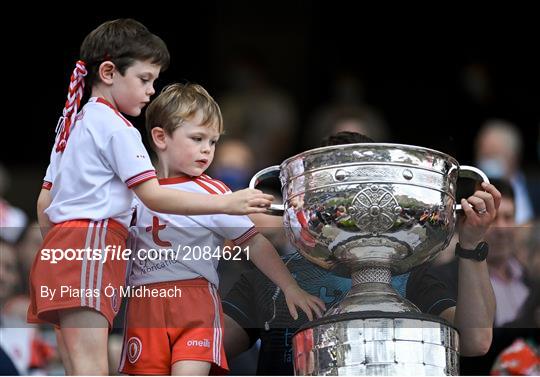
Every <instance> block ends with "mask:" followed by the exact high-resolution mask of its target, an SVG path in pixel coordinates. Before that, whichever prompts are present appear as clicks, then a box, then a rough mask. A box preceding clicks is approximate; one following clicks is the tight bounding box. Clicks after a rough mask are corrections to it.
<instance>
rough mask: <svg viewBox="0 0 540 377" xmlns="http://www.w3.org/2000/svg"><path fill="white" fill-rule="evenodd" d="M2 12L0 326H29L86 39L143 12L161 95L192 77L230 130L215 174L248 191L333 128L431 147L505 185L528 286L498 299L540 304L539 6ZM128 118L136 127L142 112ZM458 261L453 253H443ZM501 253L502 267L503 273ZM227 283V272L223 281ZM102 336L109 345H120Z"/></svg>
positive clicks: (49, 358)
mask: <svg viewBox="0 0 540 377" xmlns="http://www.w3.org/2000/svg"><path fill="white" fill-rule="evenodd" d="M11 6H13V10H10V11H9V12H5V13H4V21H7V19H10V21H11V22H9V26H7V25H8V23H7V22H6V23H3V26H2V31H3V33H2V34H3V36H4V38H3V41H2V42H3V43H2V50H3V51H2V54H3V57H4V68H3V79H4V80H3V83H4V85H3V89H4V92H5V93H4V97H5V98H7V103H6V104H5V106H4V112H3V113H4V116H3V119H4V121H3V130H2V138H1V140H2V141H1V148H0V156H1V157H0V230H1V231H2V234H0V242H1V244H0V246H1V247H2V250H1V253H0V262H1V263H0V267H1V268H0V308H1V309H2V310H1V313H0V315H1V321H3V325H2V323H0V325H2V326H0V330H2V331H14V329H16V328H17V325H16V324H13V323H11V322H9V321H8V320H6V319H5V318H8V319H9V318H15V320H16V321H19V322H16V323H19V325H20V326H21V327H24V326H26V325H23V324H24V321H25V312H26V307H27V304H28V301H27V300H28V298H27V297H26V292H27V284H26V281H27V276H28V271H29V269H30V266H31V263H32V260H33V257H34V254H35V253H36V251H37V250H38V249H39V245H40V243H41V239H40V234H39V230H38V229H37V227H36V224H35V222H34V221H35V220H34V219H35V205H36V199H37V195H38V193H39V190H40V188H41V181H42V178H43V176H44V174H45V169H46V167H47V164H48V160H49V154H50V151H51V147H52V145H53V142H54V136H55V133H54V130H55V126H56V124H57V121H58V117H59V116H60V114H61V111H62V108H63V105H64V102H65V99H66V93H67V92H66V91H67V86H68V83H69V77H70V74H71V72H72V70H73V68H74V64H75V62H76V61H77V60H78V58H79V47H80V44H81V42H82V40H83V39H84V37H85V36H86V35H87V34H88V33H89V32H90V31H91V30H93V29H94V28H95V27H97V26H98V25H99V24H101V23H102V22H104V21H106V20H111V19H115V18H126V17H131V18H135V19H136V20H138V21H141V22H142V23H143V24H145V25H146V26H147V27H148V28H149V29H150V30H151V31H152V32H153V33H155V34H157V35H159V36H160V37H161V38H162V39H163V40H164V41H165V43H166V44H167V46H168V48H169V50H170V53H171V66H170V68H169V69H168V70H167V71H166V72H164V73H163V74H162V75H161V76H160V78H159V80H158V82H157V85H156V91H157V92H159V91H160V90H161V88H163V86H165V85H166V84H168V83H172V82H195V83H199V84H201V85H203V86H204V87H205V88H206V89H207V90H208V91H209V92H210V94H211V95H212V96H213V97H214V98H215V99H216V100H217V101H218V103H219V105H220V106H221V110H222V112H223V116H224V120H225V129H226V135H224V137H223V138H222V139H221V141H220V143H219V144H218V147H217V151H216V156H215V160H214V163H213V167H212V168H211V170H210V171H209V174H210V175H211V176H213V177H215V178H218V179H221V180H223V181H225V182H226V183H227V184H228V185H229V186H230V187H231V188H232V189H233V190H235V189H239V188H242V187H245V186H246V185H247V184H248V182H249V179H250V177H251V176H252V174H253V173H254V172H256V171H257V170H258V169H261V168H264V167H267V166H269V165H273V164H279V163H281V162H282V161H283V160H284V159H286V158H288V157H290V156H292V155H294V154H296V153H299V152H302V151H304V150H306V149H310V148H314V147H317V146H318V145H319V144H320V140H321V139H322V138H323V137H325V136H327V135H328V134H329V133H332V132H336V131H357V132H361V133H364V134H366V135H368V136H370V137H371V138H373V139H374V140H375V141H378V142H392V143H402V144H413V145H419V146H424V147H428V148H433V149H437V150H440V151H442V152H445V153H448V154H450V155H452V156H453V157H455V158H457V160H458V161H459V162H460V164H472V165H476V166H478V167H481V168H482V169H483V170H484V171H485V172H486V173H488V175H489V176H490V177H492V178H502V179H505V180H508V181H510V182H511V183H512V186H513V190H514V194H515V198H513V200H514V199H515V211H514V212H512V211H510V217H512V215H513V214H515V219H514V218H512V223H511V225H500V226H498V227H495V228H496V229H506V228H512V227H514V226H519V227H518V228H517V229H518V233H519V234H521V233H523V235H519V234H518V235H519V237H517V236H516V237H517V239H518V240H520V239H522V240H523V242H521V241H520V242H517V241H516V242H514V241H512V242H513V245H514V246H513V247H511V249H512V250H511V251H512V252H511V256H512V258H513V259H512V260H514V259H515V260H517V262H515V263H519V266H521V267H520V268H521V269H522V270H524V272H522V274H523V275H524V276H525V278H523V279H522V278H521V276H522V275H519V276H517V278H515V279H514V283H515V284H521V285H520V287H522V288H520V289H522V291H521V292H522V293H523V294H522V296H520V302H519V303H516V304H515V305H506V307H512V308H514V309H515V310H514V311H513V312H512V313H511V317H508V318H506V319H505V321H512V320H514V319H515V318H518V319H519V318H521V317H520V316H519V315H520V314H519V312H518V310H519V309H520V308H521V307H522V306H523V307H524V308H526V309H527V310H526V311H527V312H528V313H529V312H530V313H532V312H533V310H532V309H530V308H534V310H535V311H534V313H540V300H539V299H538V292H540V289H538V287H540V282H539V281H538V280H539V279H538V276H540V263H538V261H539V260H540V258H538V256H539V255H540V247H539V245H540V243H539V242H538V240H537V238H538V234H540V231H538V229H540V222H539V219H540V161H539V160H540V72H539V70H540V54H539V47H538V46H539V42H538V41H539V39H540V38H539V30H538V20H537V19H536V18H537V13H536V12H535V11H531V10H529V9H524V8H518V7H514V8H513V9H510V8H509V6H508V4H504V6H503V7H501V8H499V9H496V8H495V7H494V6H493V4H490V8H489V9H487V8H481V9H473V6H472V5H470V4H467V5H466V6H463V5H459V4H452V6H453V7H454V8H449V6H446V7H444V6H440V7H439V8H435V7H433V6H430V7H421V6H420V5H418V6H416V5H414V4H413V5H411V4H409V3H407V4H406V5H402V6H399V5H384V4H383V7H381V9H376V10H374V9H368V7H367V6H366V4H365V3H355V2H336V1H333V2H324V3H320V4H319V3H313V2H308V1H289V2H287V3H283V4H279V3H276V2H263V3H258V4H255V3H254V2H246V1H235V2H214V1H206V2H178V3H173V2H169V3H163V4H152V3H146V4H142V5H136V4H135V3H133V4H129V5H127V4H124V5H123V6H122V8H123V9H122V10H120V11H118V10H113V9H111V7H112V5H111V4H86V3H85V4H83V6H81V7H76V6H75V5H74V4H70V5H69V9H67V7H66V9H61V8H59V7H55V6H54V5H52V4H49V3H42V4H38V5H32V6H30V5H28V4H23V3H20V4H12V5H11ZM478 7H479V8H480V7H481V5H478ZM105 8H106V10H104V9H105ZM370 8H371V7H370ZM10 9H11V8H10ZM151 10H152V11H151ZM85 99H86V97H85ZM131 120H132V121H133V123H134V125H135V126H136V127H138V128H139V130H141V133H142V134H143V135H144V131H143V130H144V124H143V122H144V117H143V116H141V117H139V118H137V119H131ZM144 138H145V136H143V139H144ZM271 188H272V189H274V190H275V187H271ZM274 226H279V224H278V225H274ZM10 232H12V233H10ZM535 236H536V238H534V237H535ZM529 239H530V240H532V241H530V242H529V241H528V240H529ZM521 244H523V245H525V246H523V247H521V246H519V245H521ZM493 254H494V255H495V253H493ZM445 256H446V257H445ZM452 257H453V249H452V250H450V248H449V249H448V250H447V252H446V253H444V252H443V253H441V260H440V261H439V263H441V264H443V263H445V262H448V261H449V260H451V259H452ZM443 258H445V259H443ZM493 260H495V259H493ZM535 261H536V262H535ZM488 262H489V260H488ZM495 262H497V261H496V260H495ZM495 262H493V263H495ZM503 262H504V263H503ZM503 262H500V263H499V264H498V265H500V266H502V267H501V268H503V269H504V267H505V266H506V264H507V259H505V260H504V261H503ZM494 266H497V264H495V265H494ZM524 267H527V268H526V269H524ZM516 268H517V267H516ZM492 270H493V271H495V270H496V269H495V267H493V268H492ZM520 271H521V270H520ZM234 276H237V275H234ZM522 280H523V281H522ZM233 282H234V281H233V280H227V279H223V285H222V289H224V290H226V289H228V288H229V287H230V286H231V284H232V283H233ZM529 293H531V295H529ZM532 293H535V294H536V295H535V296H533V294H532ZM527 297H529V301H530V303H529V304H527V305H525V304H524V302H525V299H526V298H527ZM8 304H9V305H8ZM501 321H502V320H501ZM501 323H502V322H501ZM539 324H540V314H537V319H536V322H534V324H532V323H528V324H527V325H526V326H525V325H523V327H527V326H529V327H538V326H539ZM497 326H500V325H499V324H497ZM49 330H50V329H49ZM20 331H24V334H22V333H20V332H19V333H16V334H8V333H5V334H4V336H3V338H2V339H3V341H7V340H9V341H10V343H9V344H7V343H6V344H3V347H4V348H5V349H6V350H7V351H9V352H8V353H9V354H10V356H12V358H13V359H14V360H15V363H16V366H17V368H18V370H19V371H23V372H28V371H33V373H35V374H45V373H48V374H61V373H62V368H61V366H60V364H59V360H58V355H55V352H54V334H52V333H51V332H50V331H44V332H43V333H39V334H38V333H36V332H35V329H33V328H29V327H26V328H25V329H22V330H20ZM120 333H121V331H120ZM36 334H38V335H36ZM0 335H1V334H0ZM111 339H113V340H114V341H115V343H114V344H112V345H111V350H112V351H111V352H112V353H114V354H116V355H117V354H118V352H119V347H120V343H121V341H120V340H119V338H111ZM15 341H18V342H19V343H20V344H19V343H17V342H15ZM495 343H496V342H494V344H495ZM29 344H31V345H32V346H29ZM501 344H502V343H501ZM504 344H505V346H506V343H504ZM51 347H52V348H51ZM498 352H499V350H497V353H498ZM492 353H494V354H497V353H495V351H493V352H492ZM13 355H15V356H13ZM16 355H19V356H16ZM1 357H2V355H1V354H0V358H1ZM116 357H117V356H116ZM114 359H115V357H113V356H111V360H113V361H114ZM113 361H112V363H113V364H114V362H113ZM252 362H253V361H252ZM475 362H476V361H475ZM113 364H111V365H112V366H111V372H112V371H114V370H115V366H114V365H113ZM463 365H465V364H463ZM491 365H493V358H492V359H490V360H489V364H488V368H490V367H491ZM486 370H487V371H489V369H486ZM486 370H470V372H471V373H472V374H476V375H478V374H485V371H486ZM237 373H238V374H240V372H239V371H237ZM247 374H254V372H253V369H250V370H247Z"/></svg>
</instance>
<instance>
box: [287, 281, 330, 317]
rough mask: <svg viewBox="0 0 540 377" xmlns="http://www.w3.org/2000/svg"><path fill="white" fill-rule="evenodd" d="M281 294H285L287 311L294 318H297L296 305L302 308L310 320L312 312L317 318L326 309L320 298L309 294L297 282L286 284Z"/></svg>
mask: <svg viewBox="0 0 540 377" xmlns="http://www.w3.org/2000/svg"><path fill="white" fill-rule="evenodd" d="M283 294H284V295H285V301H286V302H287V307H288V308H289V313H291V317H293V318H294V319H295V320H296V319H298V312H297V311H296V307H299V308H300V309H302V310H303V311H304V313H306V315H307V317H308V319H309V320H310V321H312V320H313V312H314V313H315V315H316V316H317V318H321V317H322V314H323V312H324V311H325V310H326V307H325V305H324V302H322V300H321V299H320V298H318V297H315V296H312V295H310V294H309V293H307V292H306V291H304V290H303V289H302V288H300V287H299V286H298V284H292V285H290V286H288V287H287V288H285V289H284V290H283Z"/></svg>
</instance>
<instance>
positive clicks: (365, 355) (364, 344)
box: [293, 311, 459, 376]
mask: <svg viewBox="0 0 540 377" xmlns="http://www.w3.org/2000/svg"><path fill="white" fill-rule="evenodd" d="M293 352H294V370H295V375H319V376H329V375H332V376H334V375H335V376H345V375H359V376H382V375H385V376H392V375H394V376H395V375H415V376H428V375H430V376H433V375H458V374H459V335H458V332H457V330H456V329H455V328H454V327H452V326H451V325H450V324H449V323H448V322H446V321H444V320H443V319H441V318H439V317H435V316H431V315H426V314H420V313H388V312H378V311H371V312H370V311H365V312H361V313H347V314H341V315H334V316H330V317H323V318H321V319H319V320H315V321H312V322H309V323H307V324H306V325H304V326H303V327H302V328H300V329H299V330H298V331H297V332H296V334H295V335H294V337H293Z"/></svg>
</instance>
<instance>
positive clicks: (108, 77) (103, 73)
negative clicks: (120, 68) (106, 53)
mask: <svg viewBox="0 0 540 377" xmlns="http://www.w3.org/2000/svg"><path fill="white" fill-rule="evenodd" d="M115 70H116V66H115V65H114V63H113V62H111V61H109V60H106V61H104V62H103V63H101V64H100V65H99V69H98V76H99V78H100V79H101V81H102V82H104V83H105V84H108V85H111V84H112V80H113V76H114V72H115Z"/></svg>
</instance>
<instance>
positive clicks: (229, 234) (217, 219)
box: [202, 215, 259, 245]
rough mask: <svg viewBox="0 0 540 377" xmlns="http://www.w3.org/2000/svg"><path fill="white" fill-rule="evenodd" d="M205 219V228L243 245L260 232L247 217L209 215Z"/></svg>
mask: <svg viewBox="0 0 540 377" xmlns="http://www.w3.org/2000/svg"><path fill="white" fill-rule="evenodd" d="M202 217H204V218H205V222H206V224H204V226H205V227H207V228H208V229H211V230H212V231H214V232H216V233H218V234H219V235H220V236H221V237H223V238H225V239H228V240H231V241H233V243H234V244H235V245H241V244H243V243H244V242H246V241H247V240H249V239H250V238H251V237H253V236H255V235H256V234H258V233H259V232H258V231H257V229H256V228H255V224H253V222H252V221H251V219H250V218H249V217H247V216H234V215H209V216H202Z"/></svg>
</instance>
